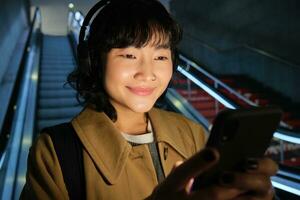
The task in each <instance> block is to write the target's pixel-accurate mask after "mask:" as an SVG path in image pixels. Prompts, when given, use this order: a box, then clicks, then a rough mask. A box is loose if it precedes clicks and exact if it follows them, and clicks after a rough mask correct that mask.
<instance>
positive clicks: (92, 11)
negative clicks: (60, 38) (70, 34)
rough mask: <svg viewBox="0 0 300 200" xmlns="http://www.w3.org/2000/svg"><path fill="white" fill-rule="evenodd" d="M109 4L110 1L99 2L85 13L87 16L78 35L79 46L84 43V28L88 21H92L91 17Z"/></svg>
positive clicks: (101, 0)
mask: <svg viewBox="0 0 300 200" xmlns="http://www.w3.org/2000/svg"><path fill="white" fill-rule="evenodd" d="M110 2H111V0H100V1H99V2H98V3H96V4H95V5H94V6H93V7H92V8H91V9H90V11H89V12H88V13H87V15H86V16H85V18H84V20H83V23H82V26H81V29H80V33H79V42H78V43H79V44H81V43H82V42H84V40H85V34H86V28H87V26H89V24H90V21H91V19H92V17H93V16H94V15H95V13H96V12H97V11H98V10H100V9H101V8H103V7H105V6H106V5H107V4H109V3H110Z"/></svg>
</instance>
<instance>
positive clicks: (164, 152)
mask: <svg viewBox="0 0 300 200" xmlns="http://www.w3.org/2000/svg"><path fill="white" fill-rule="evenodd" d="M106 3H107V4H106V5H105V6H103V8H102V9H100V11H99V12H98V13H97V14H96V16H95V18H94V19H93V20H92V23H91V26H90V30H89V35H88V39H87V48H88V52H83V53H85V54H86V53H87V54H88V60H86V61H84V62H85V63H86V64H82V60H81V57H80V54H81V53H82V52H81V51H79V61H80V64H79V66H78V68H77V69H76V70H75V71H74V72H73V73H71V74H70V76H69V79H68V80H69V82H70V83H71V84H72V85H73V86H74V88H75V89H76V90H77V92H78V94H79V96H80V97H81V99H84V103H85V108H84V109H83V111H82V112H81V113H80V114H79V115H78V116H76V117H75V118H74V119H73V120H72V121H71V124H72V127H73V128H74V130H75V132H76V135H77V136H78V138H79V140H80V143H81V145H82V157H83V159H82V162H83V168H84V169H83V171H84V180H85V183H84V190H85V195H84V197H83V198H85V199H91V200H93V199H109V200H113V199H272V198H273V189H272V185H271V182H270V176H272V175H274V174H275V173H276V170H277V165H276V164H275V163H274V162H273V161H271V160H269V159H266V158H262V159H257V160H253V159H252V160H250V161H249V162H248V165H246V166H245V170H244V171H243V172H226V173H224V175H223V176H221V177H220V181H219V182H218V183H216V184H215V185H210V186H207V187H203V188H201V189H199V190H197V191H191V186H192V182H193V178H194V177H195V176H197V175H200V174H202V173H205V172H206V171H207V170H209V169H210V168H211V167H212V166H213V165H215V164H216V163H217V162H218V158H219V154H218V152H217V151H216V150H214V149H203V148H204V146H205V134H204V131H203V128H202V127H201V126H200V125H198V124H196V123H194V122H192V121H190V120H189V119H187V118H185V117H184V116H181V115H179V114H175V113H172V112H167V111H163V110H161V109H158V108H154V105H155V103H156V102H157V101H158V100H159V98H161V96H163V95H164V92H165V90H166V88H167V87H168V84H169V81H170V79H171V77H172V73H173V71H174V66H175V58H176V45H177V44H178V42H179V41H180V38H181V31H180V28H179V26H178V25H177V24H176V22H175V21H174V20H173V19H172V18H171V17H170V15H169V13H168V12H167V11H166V10H165V8H164V7H163V6H162V5H161V4H160V3H159V2H158V1H156V0H126V1H118V0H110V1H107V2H106ZM182 162H183V163H182ZM180 163H182V164H180ZM69 196H70V194H68V190H67V188H66V185H65V182H64V178H63V173H62V170H61V166H60V163H59V160H58V157H57V152H55V148H54V146H53V141H52V140H51V137H50V136H49V134H47V133H42V134H41V135H40V136H39V137H38V139H37V140H36V142H35V143H34V144H33V146H32V148H31V150H30V154H29V158H28V171H27V179H26V185H25V187H24V189H23V192H22V195H21V198H22V199H69Z"/></svg>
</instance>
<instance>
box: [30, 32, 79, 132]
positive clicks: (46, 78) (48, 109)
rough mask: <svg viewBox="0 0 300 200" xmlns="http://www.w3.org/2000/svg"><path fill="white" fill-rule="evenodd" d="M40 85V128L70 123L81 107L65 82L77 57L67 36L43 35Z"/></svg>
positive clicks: (38, 112)
mask: <svg viewBox="0 0 300 200" xmlns="http://www.w3.org/2000/svg"><path fill="white" fill-rule="evenodd" d="M41 54H42V55H41V66H40V78H39V87H38V102H37V103H38V105H37V119H36V120H37V129H38V132H40V131H41V129H42V128H44V127H48V126H53V125H55V124H59V123H63V122H68V121H70V120H71V118H72V117H74V116H75V115H76V114H78V113H79V112H80V110H81V109H82V107H81V106H80V105H79V104H78V101H77V100H76V93H75V90H74V89H72V88H71V87H70V86H69V85H68V84H66V77H67V75H68V74H69V73H70V72H71V71H72V70H73V69H74V66H75V59H74V54H73V51H72V48H71V46H70V42H69V39H68V37H67V36H49V35H44V36H43V40H42V52H41Z"/></svg>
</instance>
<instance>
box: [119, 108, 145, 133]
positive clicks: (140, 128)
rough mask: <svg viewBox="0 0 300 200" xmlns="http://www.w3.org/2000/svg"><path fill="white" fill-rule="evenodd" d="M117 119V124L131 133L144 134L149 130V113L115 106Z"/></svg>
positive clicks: (121, 129)
mask: <svg viewBox="0 0 300 200" xmlns="http://www.w3.org/2000/svg"><path fill="white" fill-rule="evenodd" d="M115 109H116V111H117V121H116V122H115V123H114V124H115V126H116V127H117V128H118V129H119V130H120V131H121V132H123V133H127V134H130V135H138V134H144V133H145V132H146V131H147V114H146V113H136V112H133V111H128V110H123V109H118V108H115Z"/></svg>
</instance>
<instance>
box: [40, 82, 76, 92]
mask: <svg viewBox="0 0 300 200" xmlns="http://www.w3.org/2000/svg"><path fill="white" fill-rule="evenodd" d="M40 89H42V90H60V89H72V88H71V86H70V85H68V84H65V81H64V82H45V81H42V82H40Z"/></svg>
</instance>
